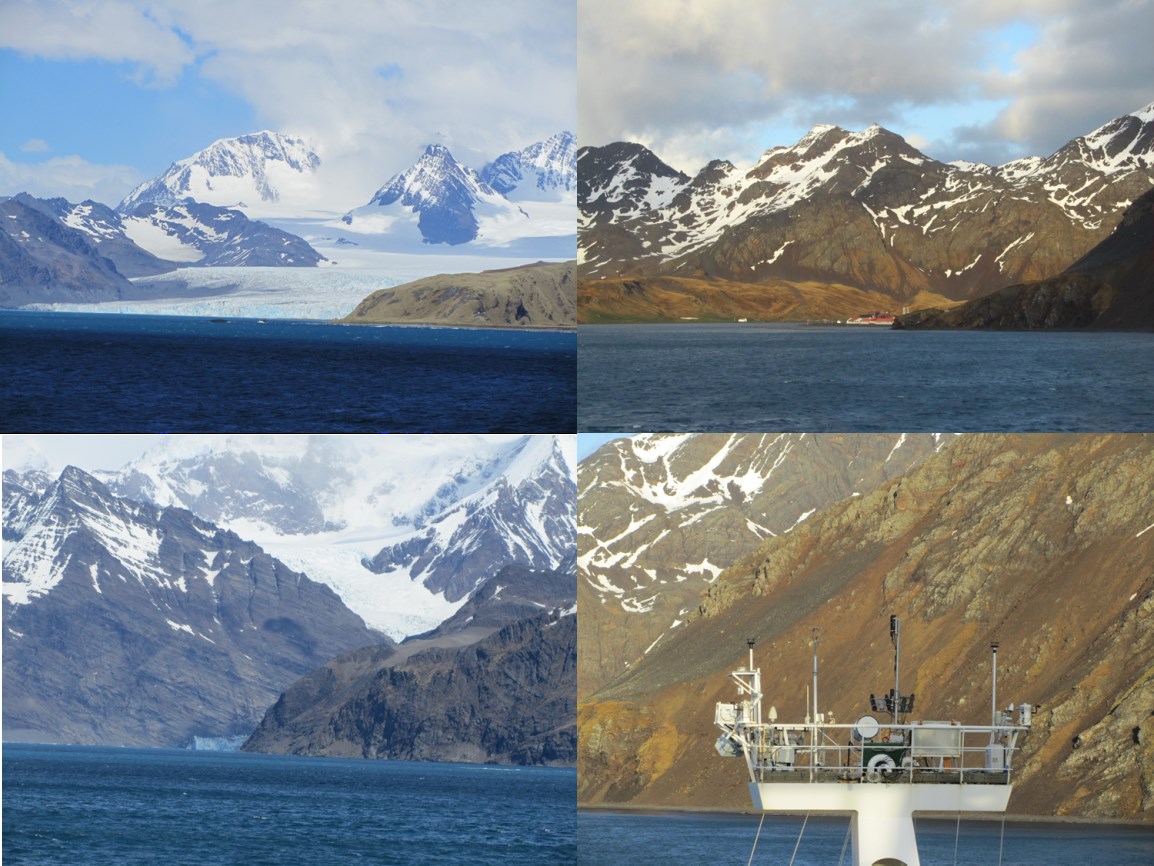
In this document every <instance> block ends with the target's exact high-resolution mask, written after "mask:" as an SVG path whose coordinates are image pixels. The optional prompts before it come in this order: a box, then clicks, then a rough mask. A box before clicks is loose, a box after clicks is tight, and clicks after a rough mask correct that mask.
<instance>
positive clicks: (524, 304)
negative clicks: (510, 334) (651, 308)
mask: <svg viewBox="0 0 1154 866" xmlns="http://www.w3.org/2000/svg"><path fill="white" fill-rule="evenodd" d="M575 271H576V262H562V263H557V264H546V263H544V262H538V263H537V264H534V265H523V266H521V267H517V268H505V269H502V270H493V271H482V272H481V273H479V274H440V275H438V276H435V277H425V278H423V279H420V280H415V281H414V282H411V283H405V284H404V285H401V286H396V287H394V288H390V289H381V290H380V291H378V292H373V294H371V295H369V297H367V298H365V299H364V300H363V301H361V303H360V304H358V305H357V308H356V309H355V310H353V312H351V313H350V314H349V315H348V316H346V317H345V318H344V319H342V320H341V321H342V322H348V323H354V324H357V323H360V324H368V323H371V324H394V325H475V326H480V327H489V328H493V327H505V326H519V327H533V328H569V327H573V325H574V324H575V322H576V306H577V294H576V287H575V285H574V274H575Z"/></svg>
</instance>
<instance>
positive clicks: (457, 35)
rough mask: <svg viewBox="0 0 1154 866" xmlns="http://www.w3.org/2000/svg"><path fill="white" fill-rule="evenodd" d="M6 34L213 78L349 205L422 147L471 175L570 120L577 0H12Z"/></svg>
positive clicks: (154, 77)
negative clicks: (345, 185)
mask: <svg viewBox="0 0 1154 866" xmlns="http://www.w3.org/2000/svg"><path fill="white" fill-rule="evenodd" d="M0 31H2V32H4V34H5V36H4V37H3V39H4V41H3V44H6V45H9V46H11V47H14V48H17V49H18V50H20V51H22V52H24V53H27V54H32V55H38V56H42V57H48V58H63V57H69V58H83V57H89V58H101V59H107V60H129V61H132V62H136V63H139V64H141V70H142V78H143V79H145V80H148V81H152V82H154V83H163V82H165V81H170V80H172V79H173V78H174V77H175V76H177V75H180V74H182V70H183V74H184V75H186V76H192V75H197V76H200V77H201V78H203V79H206V80H210V81H212V82H214V83H215V84H218V85H220V86H221V87H223V88H225V90H227V91H229V92H232V93H234V94H237V95H238V96H240V97H241V98H243V99H244V100H246V101H247V102H248V103H249V104H250V105H251V106H252V107H253V109H254V111H255V114H256V117H257V120H258V125H260V126H263V127H265V128H269V129H276V130H278V131H281V132H286V133H295V134H300V135H304V136H306V137H307V138H309V139H310V140H312V141H314V142H316V143H317V145H318V150H319V151H320V153H321V156H322V159H323V160H324V162H325V164H326V171H327V173H328V174H330V175H338V176H339V177H340V179H342V180H345V181H348V182H349V185H350V186H355V187H356V188H357V189H359V190H360V193H359V196H358V199H359V198H361V197H363V198H364V199H366V200H367V197H368V196H369V195H371V194H372V192H373V191H374V190H375V189H376V188H377V186H379V185H380V184H382V183H384V182H385V181H386V180H387V179H388V178H389V177H390V176H391V175H393V174H394V173H396V172H398V171H401V170H403V169H404V168H406V167H408V165H409V164H411V163H412V162H413V161H414V160H415V159H416V158H417V157H419V156H420V153H421V151H422V149H423V147H424V145H425V144H427V143H429V142H430V141H433V140H442V141H444V142H446V143H449V144H450V146H452V148H453V150H454V154H455V155H456V156H457V157H458V158H459V159H462V160H463V161H465V162H467V163H470V164H474V165H476V166H477V167H480V164H481V163H483V162H484V161H486V160H489V159H492V158H494V157H496V156H497V155H499V154H500V153H502V152H504V151H506V150H509V149H513V148H520V147H523V146H525V145H527V144H530V143H532V142H533V141H536V140H539V139H542V138H545V137H547V136H549V135H551V134H553V133H555V132H558V131H559V130H561V129H572V128H574V127H575V125H576V73H575V69H576V55H575V51H576V44H575V32H576V0H502V2H500V3H474V2H470V0H342V2H340V3H323V2H320V0H245V2H236V0H196V2H193V0H131V2H130V0H116V2H103V3H93V2H91V0H51V2H47V3H45V2H27V0H17V2H15V3H14V4H13V3H10V2H5V3H4V4H3V13H2V14H0ZM251 131H255V130H237V131H236V134H241V133H243V132H251ZM208 143H209V142H207V141H201V142H192V143H190V146H189V151H188V152H187V153H174V154H171V155H170V158H171V159H173V160H176V159H180V158H183V157H186V156H188V155H190V154H191V153H192V152H193V151H195V150H197V149H199V148H201V147H204V146H206V145H207V144H208ZM353 203H354V204H363V203H364V202H363V201H359V200H358V201H355V202H353Z"/></svg>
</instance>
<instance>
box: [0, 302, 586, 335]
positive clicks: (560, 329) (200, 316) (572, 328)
mask: <svg viewBox="0 0 1154 866" xmlns="http://www.w3.org/2000/svg"><path fill="white" fill-rule="evenodd" d="M7 313H15V314H27V315H49V316H108V317H112V316H151V317H153V318H160V319H187V320H190V321H197V322H212V323H217V324H228V323H232V322H252V323H259V324H272V323H275V322H304V323H306V324H310V325H354V326H366V327H376V328H449V329H459V330H474V331H510V332H520V331H533V332H541V333H559V334H576V333H577V326H576V325H500V324H467V325H466V324H454V323H447V322H348V321H345V320H344V319H331V318H320V319H307V318H299V317H292V316H230V315H223V316H222V315H207V314H204V313H195V314H174V313H152V312H148V311H146V310H141V311H140V312H123V311H116V312H113V311H102V310H36V309H27V308H24V307H2V308H0V315H3V314H7Z"/></svg>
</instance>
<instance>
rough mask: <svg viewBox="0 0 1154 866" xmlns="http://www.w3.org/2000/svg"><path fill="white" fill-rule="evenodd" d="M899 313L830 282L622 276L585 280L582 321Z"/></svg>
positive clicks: (884, 299) (887, 302)
mask: <svg viewBox="0 0 1154 866" xmlns="http://www.w3.org/2000/svg"><path fill="white" fill-rule="evenodd" d="M949 304H950V301H949V300H948V299H946V298H943V297H941V296H940V295H933V294H928V293H923V294H921V295H919V296H918V297H917V298H915V300H914V302H913V304H912V305H913V306H914V307H917V308H920V307H928V306H944V305H949ZM895 306H896V308H897V309H899V310H900V308H901V306H900V303H899V302H897V301H895V300H894V299H893V298H892V297H891V296H889V295H886V294H882V293H880V292H870V291H863V290H861V289H856V288H853V287H852V286H843V285H829V284H825V283H792V282H787V281H785V280H771V281H768V282H765V283H741V282H734V281H731V280H721V279H702V278H696V277H622V278H613V279H604V280H580V281H578V285H577V321H578V322H580V323H582V324H598V323H612V322H675V321H682V320H685V319H697V320H700V321H703V322H732V321H733V320H734V319H739V318H746V319H749V320H750V321H759V322H805V321H815V320H816V321H824V320H837V319H845V318H846V317H848V316H856V315H860V314H862V313H867V312H871V311H873V310H893V309H895Z"/></svg>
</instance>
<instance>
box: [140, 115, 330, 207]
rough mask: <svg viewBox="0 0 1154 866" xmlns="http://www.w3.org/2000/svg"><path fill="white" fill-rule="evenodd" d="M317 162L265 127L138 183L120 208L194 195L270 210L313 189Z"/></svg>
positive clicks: (297, 143) (166, 203)
mask: <svg viewBox="0 0 1154 866" xmlns="http://www.w3.org/2000/svg"><path fill="white" fill-rule="evenodd" d="M319 166H320V157H319V156H317V154H316V152H315V151H314V150H313V149H312V147H311V146H310V145H309V143H308V142H307V141H305V140H304V139H302V138H299V137H296V136H291V135H283V134H281V133H276V132H269V131H267V130H266V131H263V132H257V133H252V134H250V135H241V136H237V137H235V138H222V139H220V140H218V141H215V142H213V143H212V144H211V145H209V146H208V147H206V148H205V149H204V150H201V151H198V152H197V153H194V154H193V155H192V156H190V157H188V158H186V159H182V160H179V161H177V162H174V163H173V164H172V165H171V166H169V167H168V169H167V170H166V171H165V172H164V173H163V174H161V175H160V176H159V177H155V178H153V179H152V180H149V181H146V182H145V183H143V184H141V185H140V186H138V187H137V188H136V189H134V190H133V191H132V192H130V193H129V194H128V195H127V196H126V197H125V199H124V201H122V202H121V203H120V208H119V209H120V211H121V212H123V213H133V212H135V211H136V210H137V209H138V208H139V207H140V205H142V204H153V205H158V206H160V207H162V208H165V207H170V206H172V205H175V204H179V203H180V202H183V201H184V200H185V199H192V200H194V201H196V202H200V203H202V204H210V205H216V206H217V207H224V208H230V209H236V208H242V209H246V210H247V209H250V208H255V209H257V210H270V209H271V208H274V207H275V205H276V204H277V203H279V202H281V201H282V199H290V200H292V199H300V198H302V197H307V196H308V194H309V193H311V192H313V187H314V184H315V178H314V175H315V173H316V170H317V168H318V167H319ZM261 205H263V206H264V207H260V206H261Z"/></svg>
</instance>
